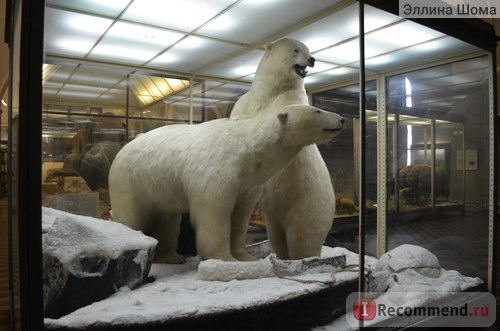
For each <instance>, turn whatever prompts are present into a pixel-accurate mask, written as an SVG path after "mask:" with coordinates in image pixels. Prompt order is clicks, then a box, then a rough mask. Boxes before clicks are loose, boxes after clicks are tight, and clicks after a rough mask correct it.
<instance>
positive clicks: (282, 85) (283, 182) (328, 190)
mask: <svg viewBox="0 0 500 331" xmlns="http://www.w3.org/2000/svg"><path fill="white" fill-rule="evenodd" d="M314 61H315V59H314V57H312V56H311V54H310V52H309V49H308V48H307V47H306V46H305V45H304V44H303V43H301V42H299V41H297V40H294V39H281V40H279V41H277V42H276V43H274V44H270V45H268V46H267V47H266V50H265V53H264V56H263V57H262V60H261V61H260V63H259V66H258V68H257V72H256V73H255V78H254V81H253V83H252V85H251V87H250V90H249V91H248V92H247V93H246V94H244V95H243V96H242V97H241V98H240V99H239V100H238V101H237V102H236V104H235V106H234V109H233V111H232V113H231V117H238V116H241V115H245V116H253V115H256V114H260V113H265V112H275V113H276V112H280V111H281V109H282V108H283V107H285V106H287V105H290V104H303V105H308V104H309V101H308V98H307V94H306V91H305V88H304V77H305V76H306V74H307V71H306V68H307V67H308V66H310V67H313V66H314ZM261 208H262V210H263V213H264V217H265V219H266V225H267V233H268V237H269V240H270V242H271V246H272V248H273V249H274V251H275V252H276V254H277V255H278V257H280V258H282V259H302V258H305V257H310V256H319V255H320V253H321V247H322V245H323V243H324V241H325V239H326V236H327V234H328V232H329V230H330V228H331V225H332V221H333V217H334V214H335V194H334V192H333V187H332V183H331V179H330V174H329V172H328V169H327V167H326V164H325V162H324V161H323V158H322V157H321V155H320V153H319V151H318V148H317V146H316V145H310V146H307V147H305V148H303V149H302V150H301V151H300V153H299V154H298V155H297V157H296V158H295V159H294V160H293V161H292V162H291V163H290V164H289V165H288V166H287V167H286V168H284V169H283V170H282V171H281V172H279V173H278V174H277V175H276V176H274V177H273V178H272V179H271V180H270V181H269V182H268V183H267V184H266V185H265V188H264V193H263V196H262V198H261Z"/></svg>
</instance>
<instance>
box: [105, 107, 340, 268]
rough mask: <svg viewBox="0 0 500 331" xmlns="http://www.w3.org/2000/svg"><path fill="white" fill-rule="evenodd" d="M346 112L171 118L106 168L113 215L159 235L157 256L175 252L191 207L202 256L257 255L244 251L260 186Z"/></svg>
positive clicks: (327, 134)
mask: <svg viewBox="0 0 500 331" xmlns="http://www.w3.org/2000/svg"><path fill="white" fill-rule="evenodd" d="M342 124H343V119H342V118H341V117H340V116H339V115H337V114H335V113H330V112H326V111H323V110H320V109H318V108H315V107H310V106H307V105H291V106H287V107H283V108H282V109H281V111H279V112H272V111H266V112H263V114H262V115H261V116H255V117H252V118H248V119H219V120H213V121H209V122H205V123H202V124H198V125H184V124H177V125H167V126H163V127H161V128H158V129H155V130H152V131H150V132H148V133H145V134H143V135H141V136H139V137H137V138H136V139H134V140H133V141H131V142H130V143H128V144H127V145H125V146H124V147H123V149H122V150H121V151H120V152H119V153H118V155H117V156H116V158H115V160H114V161H113V164H112V166H111V170H110V173H109V193H110V197H111V207H112V210H113V219H114V220H115V221H118V222H121V223H123V224H125V225H128V226H129V227H131V228H133V229H136V230H141V231H143V232H144V233H146V234H149V235H152V236H153V237H155V238H157V239H158V241H159V244H158V247H157V250H156V257H155V259H156V261H157V262H159V263H182V262H184V261H185V260H184V258H183V257H182V256H181V255H179V254H177V252H176V248H177V238H178V235H179V228H180V222H181V214H182V213H183V212H189V213H190V215H191V222H192V225H193V228H194V230H195V233H196V246H197V250H198V254H199V255H200V257H201V258H203V259H220V260H225V261H231V260H233V261H234V260H242V261H247V260H255V258H254V257H253V256H251V255H250V254H248V253H247V252H246V250H245V237H246V230H247V225H248V219H249V217H250V214H251V213H252V211H253V209H254V206H255V204H256V202H257V201H258V199H259V197H260V196H261V193H262V188H263V185H264V184H265V183H266V182H267V181H268V180H269V179H270V178H271V177H272V176H273V175H275V174H276V173H278V172H279V171H280V170H281V169H283V167H285V166H287V165H288V164H289V163H290V161H292V160H293V159H294V158H295V157H296V155H297V154H298V153H300V151H301V149H302V148H303V147H304V146H308V145H311V144H315V143H324V142H327V141H329V140H331V139H333V138H334V137H335V136H336V135H337V134H338V133H339V130H340V129H341V128H342Z"/></svg>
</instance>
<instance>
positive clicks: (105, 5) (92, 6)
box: [46, 0, 130, 16]
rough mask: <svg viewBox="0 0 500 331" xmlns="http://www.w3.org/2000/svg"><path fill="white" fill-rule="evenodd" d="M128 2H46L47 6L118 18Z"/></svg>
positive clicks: (108, 0) (110, 0)
mask: <svg viewBox="0 0 500 331" xmlns="http://www.w3.org/2000/svg"><path fill="white" fill-rule="evenodd" d="M129 2H130V0H106V1H103V0H71V1H68V0H47V1H46V3H47V5H48V6H57V7H63V8H68V9H72V10H76V11H82V12H87V13H91V14H98V15H104V16H118V14H120V13H121V12H122V11H123V9H125V7H126V6H127V5H128V3H129Z"/></svg>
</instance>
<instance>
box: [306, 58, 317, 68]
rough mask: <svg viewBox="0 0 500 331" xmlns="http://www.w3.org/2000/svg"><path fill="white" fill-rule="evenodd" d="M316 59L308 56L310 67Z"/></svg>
mask: <svg viewBox="0 0 500 331" xmlns="http://www.w3.org/2000/svg"><path fill="white" fill-rule="evenodd" d="M315 61H316V59H315V58H314V57H312V56H311V57H310V58H309V59H308V60H307V62H308V63H309V66H310V67H314V62H315Z"/></svg>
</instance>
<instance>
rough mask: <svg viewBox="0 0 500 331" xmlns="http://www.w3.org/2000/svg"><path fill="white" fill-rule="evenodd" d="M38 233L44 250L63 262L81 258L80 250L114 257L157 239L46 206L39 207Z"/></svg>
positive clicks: (150, 243) (142, 246) (145, 246)
mask: <svg viewBox="0 0 500 331" xmlns="http://www.w3.org/2000/svg"><path fill="white" fill-rule="evenodd" d="M42 234H43V235H42V241H43V249H44V253H47V254H50V255H51V256H54V257H57V258H58V259H59V260H60V261H61V262H62V263H63V264H65V265H71V263H72V262H74V261H75V260H77V259H79V258H81V254H82V252H84V253H85V254H86V255H100V256H108V257H110V258H112V259H114V258H117V257H118V256H120V255H121V254H122V253H123V252H124V251H127V250H144V249H145V248H147V249H149V248H151V247H155V246H156V245H157V243H158V241H157V240H156V239H154V238H151V237H148V236H144V235H143V234H142V232H140V231H134V230H132V229H130V228H129V227H127V226H125V225H123V224H120V223H118V222H113V221H104V220H100V219H96V218H93V217H89V216H81V215H75V214H71V213H67V212H64V211H60V210H57V209H51V208H46V207H42ZM89 238H92V240H89Z"/></svg>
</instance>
